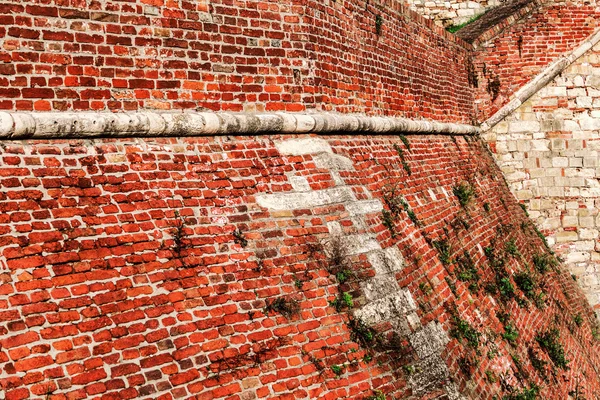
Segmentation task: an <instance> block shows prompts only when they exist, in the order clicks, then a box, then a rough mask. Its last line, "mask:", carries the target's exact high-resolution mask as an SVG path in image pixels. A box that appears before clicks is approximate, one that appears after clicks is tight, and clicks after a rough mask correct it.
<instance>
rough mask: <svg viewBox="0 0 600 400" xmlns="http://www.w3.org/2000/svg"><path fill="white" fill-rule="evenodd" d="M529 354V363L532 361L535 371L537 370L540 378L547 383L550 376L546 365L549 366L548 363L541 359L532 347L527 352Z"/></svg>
mask: <svg viewBox="0 0 600 400" xmlns="http://www.w3.org/2000/svg"><path fill="white" fill-rule="evenodd" d="M527 354H528V355H529V361H531V366H532V367H533V369H535V370H536V371H537V373H538V374H539V376H540V377H541V378H542V379H543V380H544V381H546V382H547V381H548V374H547V373H546V365H548V362H547V361H544V360H542V359H541V358H539V357H538V354H537V353H536V351H535V350H534V349H533V348H531V347H529V349H528V350H527Z"/></svg>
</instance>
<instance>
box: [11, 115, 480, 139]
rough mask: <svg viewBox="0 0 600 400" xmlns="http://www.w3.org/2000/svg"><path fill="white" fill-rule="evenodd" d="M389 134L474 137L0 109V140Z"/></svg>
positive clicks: (255, 120) (427, 126) (262, 118)
mask: <svg viewBox="0 0 600 400" xmlns="http://www.w3.org/2000/svg"><path fill="white" fill-rule="evenodd" d="M352 132H365V133H375V134H386V133H394V132H407V133H436V134H453V135H475V134H478V133H479V128H478V127H476V126H471V125H464V124H454V123H441V122H435V121H415V120H409V119H404V118H393V117H368V116H362V115H341V114H328V113H319V114H317V113H316V114H291V113H272V114H241V113H240V114H236V113H207V112H155V111H142V112H135V113H108V112H106V113H100V112H60V113H47V112H40V113H35V112H32V113H23V112H14V113H10V112H0V140H22V139H75V138H84V139H85V138H95V137H133V136H137V137H140V136H141V137H157V136H180V137H185V136H205V135H246V134H266V133H282V134H294V133H352Z"/></svg>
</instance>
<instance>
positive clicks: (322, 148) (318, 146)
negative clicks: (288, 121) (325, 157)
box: [275, 138, 333, 156]
mask: <svg viewBox="0 0 600 400" xmlns="http://www.w3.org/2000/svg"><path fill="white" fill-rule="evenodd" d="M275 147H277V150H279V152H280V153H281V154H286V155H291V156H302V155H306V154H315V153H333V151H332V150H331V146H330V145H329V143H327V141H326V140H324V139H320V138H306V139H291V140H286V141H284V142H279V143H276V144H275Z"/></svg>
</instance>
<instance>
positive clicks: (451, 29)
mask: <svg viewBox="0 0 600 400" xmlns="http://www.w3.org/2000/svg"><path fill="white" fill-rule="evenodd" d="M483 14H485V13H483ZM483 14H479V15H476V16H474V17H472V18H471V19H469V20H468V21H467V22H463V23H462V24H458V25H450V26H449V27H447V28H446V30H447V31H448V32H450V33H456V32H458V31H460V30H461V29H462V28H464V27H465V26H467V25H469V24H472V23H473V22H475V21H477V20H478V19H479V18H481V16H482V15H483Z"/></svg>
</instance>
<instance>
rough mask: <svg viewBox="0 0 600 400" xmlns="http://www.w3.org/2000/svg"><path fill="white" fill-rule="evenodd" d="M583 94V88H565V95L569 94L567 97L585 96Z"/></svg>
mask: <svg viewBox="0 0 600 400" xmlns="http://www.w3.org/2000/svg"><path fill="white" fill-rule="evenodd" d="M573 84H574V83H573ZM585 95H586V92H585V89H583V88H573V89H568V90H567V96H569V97H581V96H585Z"/></svg>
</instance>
